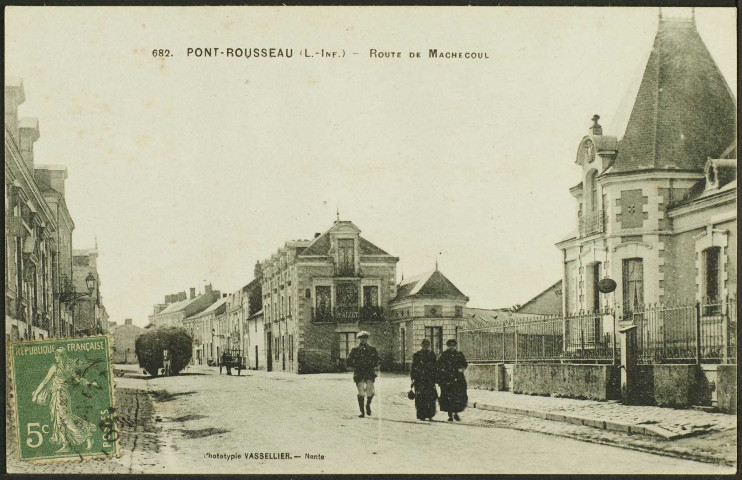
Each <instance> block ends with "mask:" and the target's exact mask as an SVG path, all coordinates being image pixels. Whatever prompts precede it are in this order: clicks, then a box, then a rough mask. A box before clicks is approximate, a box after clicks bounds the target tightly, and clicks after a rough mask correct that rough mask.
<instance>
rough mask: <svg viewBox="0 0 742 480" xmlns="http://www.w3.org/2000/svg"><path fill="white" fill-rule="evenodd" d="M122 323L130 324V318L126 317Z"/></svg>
mask: <svg viewBox="0 0 742 480" xmlns="http://www.w3.org/2000/svg"><path fill="white" fill-rule="evenodd" d="M124 325H132V322H131V318H127V319H125V320H124Z"/></svg>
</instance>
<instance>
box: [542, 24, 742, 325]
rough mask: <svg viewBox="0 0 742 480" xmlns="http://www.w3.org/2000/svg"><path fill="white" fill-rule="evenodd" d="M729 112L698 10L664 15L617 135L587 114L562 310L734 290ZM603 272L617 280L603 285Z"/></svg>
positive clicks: (627, 309)
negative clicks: (605, 289) (606, 288)
mask: <svg viewBox="0 0 742 480" xmlns="http://www.w3.org/2000/svg"><path fill="white" fill-rule="evenodd" d="M736 114H737V107H736V100H735V98H734V94H733V93H732V91H731V89H730V88H729V86H728V84H727V82H726V80H725V79H724V77H723V76H722V74H721V72H720V71H719V69H718V67H717V66H716V63H715V62H714V59H713V58H712V57H711V55H710V53H709V51H708V50H707V48H706V46H705V45H704V43H703V40H702V39H701V36H700V35H699V33H698V31H697V30H696V25H695V18H694V17H693V16H692V15H690V16H688V17H680V18H677V17H667V16H663V15H662V14H661V15H660V19H659V25H658V28H657V35H656V37H655V40H654V45H653V48H652V52H651V54H650V56H649V60H648V62H647V65H646V68H645V71H644V75H643V77H642V80H641V84H640V86H639V89H638V93H637V96H636V99H635V102H634V105H633V109H632V111H631V115H630V117H629V121H628V124H627V127H626V131H625V132H624V135H623V137H622V138H621V139H620V140H618V139H617V138H616V137H612V136H609V135H604V134H603V129H602V127H601V126H600V124H599V119H600V117H599V116H597V115H596V116H594V117H593V119H592V120H593V124H592V126H591V127H590V129H589V133H588V135H586V136H585V137H583V138H582V140H581V141H580V143H579V146H578V148H577V157H576V163H577V164H578V165H579V167H580V170H581V175H580V176H581V179H580V180H581V181H580V183H579V184H577V185H576V186H575V187H572V188H571V189H570V193H572V195H573V196H574V197H575V200H576V201H577V215H576V217H577V218H576V220H577V221H576V222H575V223H576V225H575V226H576V227H577V228H576V229H575V230H574V231H573V233H572V234H570V235H569V236H568V237H567V238H564V239H563V240H561V241H559V242H558V243H557V247H558V248H559V249H560V250H561V256H562V259H563V277H562V291H563V295H562V312H563V313H564V314H570V313H573V312H577V311H603V310H605V309H607V308H614V307H616V308H618V309H619V310H620V312H619V318H624V319H627V320H629V321H630V320H631V319H632V315H631V313H632V312H634V311H639V310H641V309H642V308H643V306H644V305H645V304H650V303H677V302H693V301H696V300H697V301H701V302H704V301H706V299H708V298H711V299H716V300H717V301H718V300H719V299H723V298H725V297H727V296H736V292H737V287H736V285H737V284H736V279H737V277H736V273H737V272H736V245H737V208H736V197H737V181H736V174H737V147H736V136H737V125H736ZM614 133H620V132H614ZM605 277H608V278H611V279H613V280H614V281H615V282H616V285H617V286H616V289H615V291H613V292H612V293H608V294H600V293H599V290H598V282H599V281H600V280H601V279H603V278H605ZM719 318H721V317H719ZM719 321H721V320H719ZM733 321H735V322H736V318H735V319H734V320H733ZM665 327H668V330H667V331H670V329H669V326H667V325H666V326H665ZM658 328H660V329H661V328H663V327H662V325H660V326H659V327H658ZM602 333H605V332H596V334H602Z"/></svg>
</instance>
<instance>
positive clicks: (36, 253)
mask: <svg viewBox="0 0 742 480" xmlns="http://www.w3.org/2000/svg"><path fill="white" fill-rule="evenodd" d="M25 98H26V97H25V90H24V87H23V81H22V80H21V79H19V78H14V77H5V182H4V186H5V338H6V340H19V339H24V340H31V339H43V338H49V337H62V336H75V335H87V334H94V333H103V332H105V331H106V327H107V322H108V314H107V312H106V309H105V307H104V306H103V302H102V299H101V295H100V285H101V281H100V275H99V274H98V266H97V259H98V249H97V244H96V247H95V248H93V249H87V250H76V249H73V245H72V232H73V231H74V229H75V223H74V221H73V220H72V215H71V214H70V212H69V210H68V208H67V204H66V202H65V180H66V179H67V169H66V168H65V167H63V166H59V165H39V164H36V159H35V158H34V144H35V143H36V141H37V140H38V139H39V137H40V130H39V122H38V120H37V119H35V118H27V117H22V118H19V115H18V107H19V106H20V105H21V104H22V103H23V102H24V101H25Z"/></svg>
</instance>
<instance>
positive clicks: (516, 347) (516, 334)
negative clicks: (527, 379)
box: [513, 322, 518, 363]
mask: <svg viewBox="0 0 742 480" xmlns="http://www.w3.org/2000/svg"><path fill="white" fill-rule="evenodd" d="M513 325H515V335H513V337H514V338H515V363H518V322H513Z"/></svg>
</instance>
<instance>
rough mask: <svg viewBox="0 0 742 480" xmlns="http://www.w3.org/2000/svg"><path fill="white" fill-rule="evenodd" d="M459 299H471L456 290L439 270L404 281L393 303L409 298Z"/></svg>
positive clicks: (398, 288)
mask: <svg viewBox="0 0 742 480" xmlns="http://www.w3.org/2000/svg"><path fill="white" fill-rule="evenodd" d="M416 296H419V297H429V298H430V297H452V296H453V297H459V298H461V299H465V300H467V301H468V300H469V298H468V297H467V296H466V295H464V294H463V293H461V290H459V289H458V288H456V285H454V284H453V283H452V282H451V280H449V279H448V278H446V276H445V275H443V274H442V273H441V272H439V271H438V270H433V271H431V272H427V273H424V274H422V275H417V276H415V277H411V278H409V279H407V280H403V281H402V282H401V283H400V284H399V285H398V287H397V296H396V297H394V300H392V301H393V302H398V301H401V300H404V299H406V298H409V297H416Z"/></svg>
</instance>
